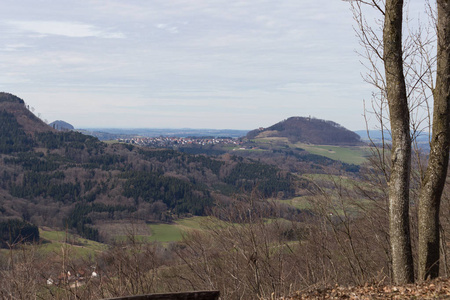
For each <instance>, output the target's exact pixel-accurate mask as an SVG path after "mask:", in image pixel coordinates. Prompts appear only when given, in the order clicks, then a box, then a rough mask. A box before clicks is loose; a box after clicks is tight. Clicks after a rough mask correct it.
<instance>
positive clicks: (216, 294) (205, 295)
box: [104, 291, 220, 300]
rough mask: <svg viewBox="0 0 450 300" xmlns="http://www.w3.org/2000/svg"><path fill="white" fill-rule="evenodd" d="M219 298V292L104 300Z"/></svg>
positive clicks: (198, 299) (201, 299) (215, 299)
mask: <svg viewBox="0 0 450 300" xmlns="http://www.w3.org/2000/svg"><path fill="white" fill-rule="evenodd" d="M219 296H220V292H219V291H198V292H182V293H167V294H149V295H138V296H126V297H117V298H108V299H104V300H218V299H219Z"/></svg>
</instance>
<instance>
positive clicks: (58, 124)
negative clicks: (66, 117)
mask: <svg viewBox="0 0 450 300" xmlns="http://www.w3.org/2000/svg"><path fill="white" fill-rule="evenodd" d="M49 126H50V127H52V128H53V129H56V130H59V131H64V130H74V129H75V128H74V127H73V126H72V125H71V124H69V123H67V122H64V121H61V120H56V121H54V122H52V123H50V124H49Z"/></svg>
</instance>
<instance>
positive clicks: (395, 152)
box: [383, 0, 414, 284]
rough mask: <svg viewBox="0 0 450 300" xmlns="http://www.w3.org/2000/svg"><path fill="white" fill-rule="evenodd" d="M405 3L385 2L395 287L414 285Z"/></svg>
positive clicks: (390, 189) (391, 234)
mask: <svg viewBox="0 0 450 300" xmlns="http://www.w3.org/2000/svg"><path fill="white" fill-rule="evenodd" d="M402 18H403V0H386V8H385V20H384V28H383V48H384V49H383V51H384V54H383V56H384V57H383V59H384V67H385V73H386V83H387V91H386V92H387V100H388V105H389V115H390V123H391V132H392V151H391V161H392V168H391V175H390V179H389V235H390V243H391V251H392V271H393V276H394V282H395V283H396V284H402V283H410V282H413V281H414V267H413V258H412V251H411V237H410V227H409V185H410V172H411V137H410V129H409V126H410V125H409V108H408V100H407V94H406V85H405V77H404V74H403V57H402V21H403V20H402Z"/></svg>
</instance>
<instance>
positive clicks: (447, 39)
mask: <svg viewBox="0 0 450 300" xmlns="http://www.w3.org/2000/svg"><path fill="white" fill-rule="evenodd" d="M437 8H438V18H437V22H438V23H437V41H438V46H437V72H436V73H437V74H436V87H435V89H434V90H433V98H434V107H433V128H432V137H431V144H430V148H431V149H430V156H429V159H428V166H427V170H426V172H425V175H424V178H423V180H422V185H421V190H420V193H419V251H418V276H419V280H425V279H428V278H435V277H437V276H439V258H440V253H439V243H440V238H439V232H440V230H439V208H440V202H441V196H442V190H443V188H444V185H445V179H446V177H447V169H448V159H449V143H450V128H449V122H450V1H448V0H438V1H437Z"/></svg>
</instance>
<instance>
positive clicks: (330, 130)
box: [247, 117, 363, 146]
mask: <svg viewBox="0 0 450 300" xmlns="http://www.w3.org/2000/svg"><path fill="white" fill-rule="evenodd" d="M268 137H285V138H288V139H289V141H290V142H292V143H295V142H302V143H309V144H316V145H351V146H354V145H360V144H363V142H362V141H361V138H360V136H359V135H358V134H356V133H355V132H353V131H350V130H348V129H346V128H344V127H342V126H341V125H339V124H337V123H335V122H333V121H326V120H320V119H315V118H306V117H291V118H289V119H286V120H283V121H281V122H279V123H277V124H275V125H272V126H270V127H268V128H259V129H255V130H252V131H250V132H249V133H248V134H247V138H248V139H257V138H268Z"/></svg>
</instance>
